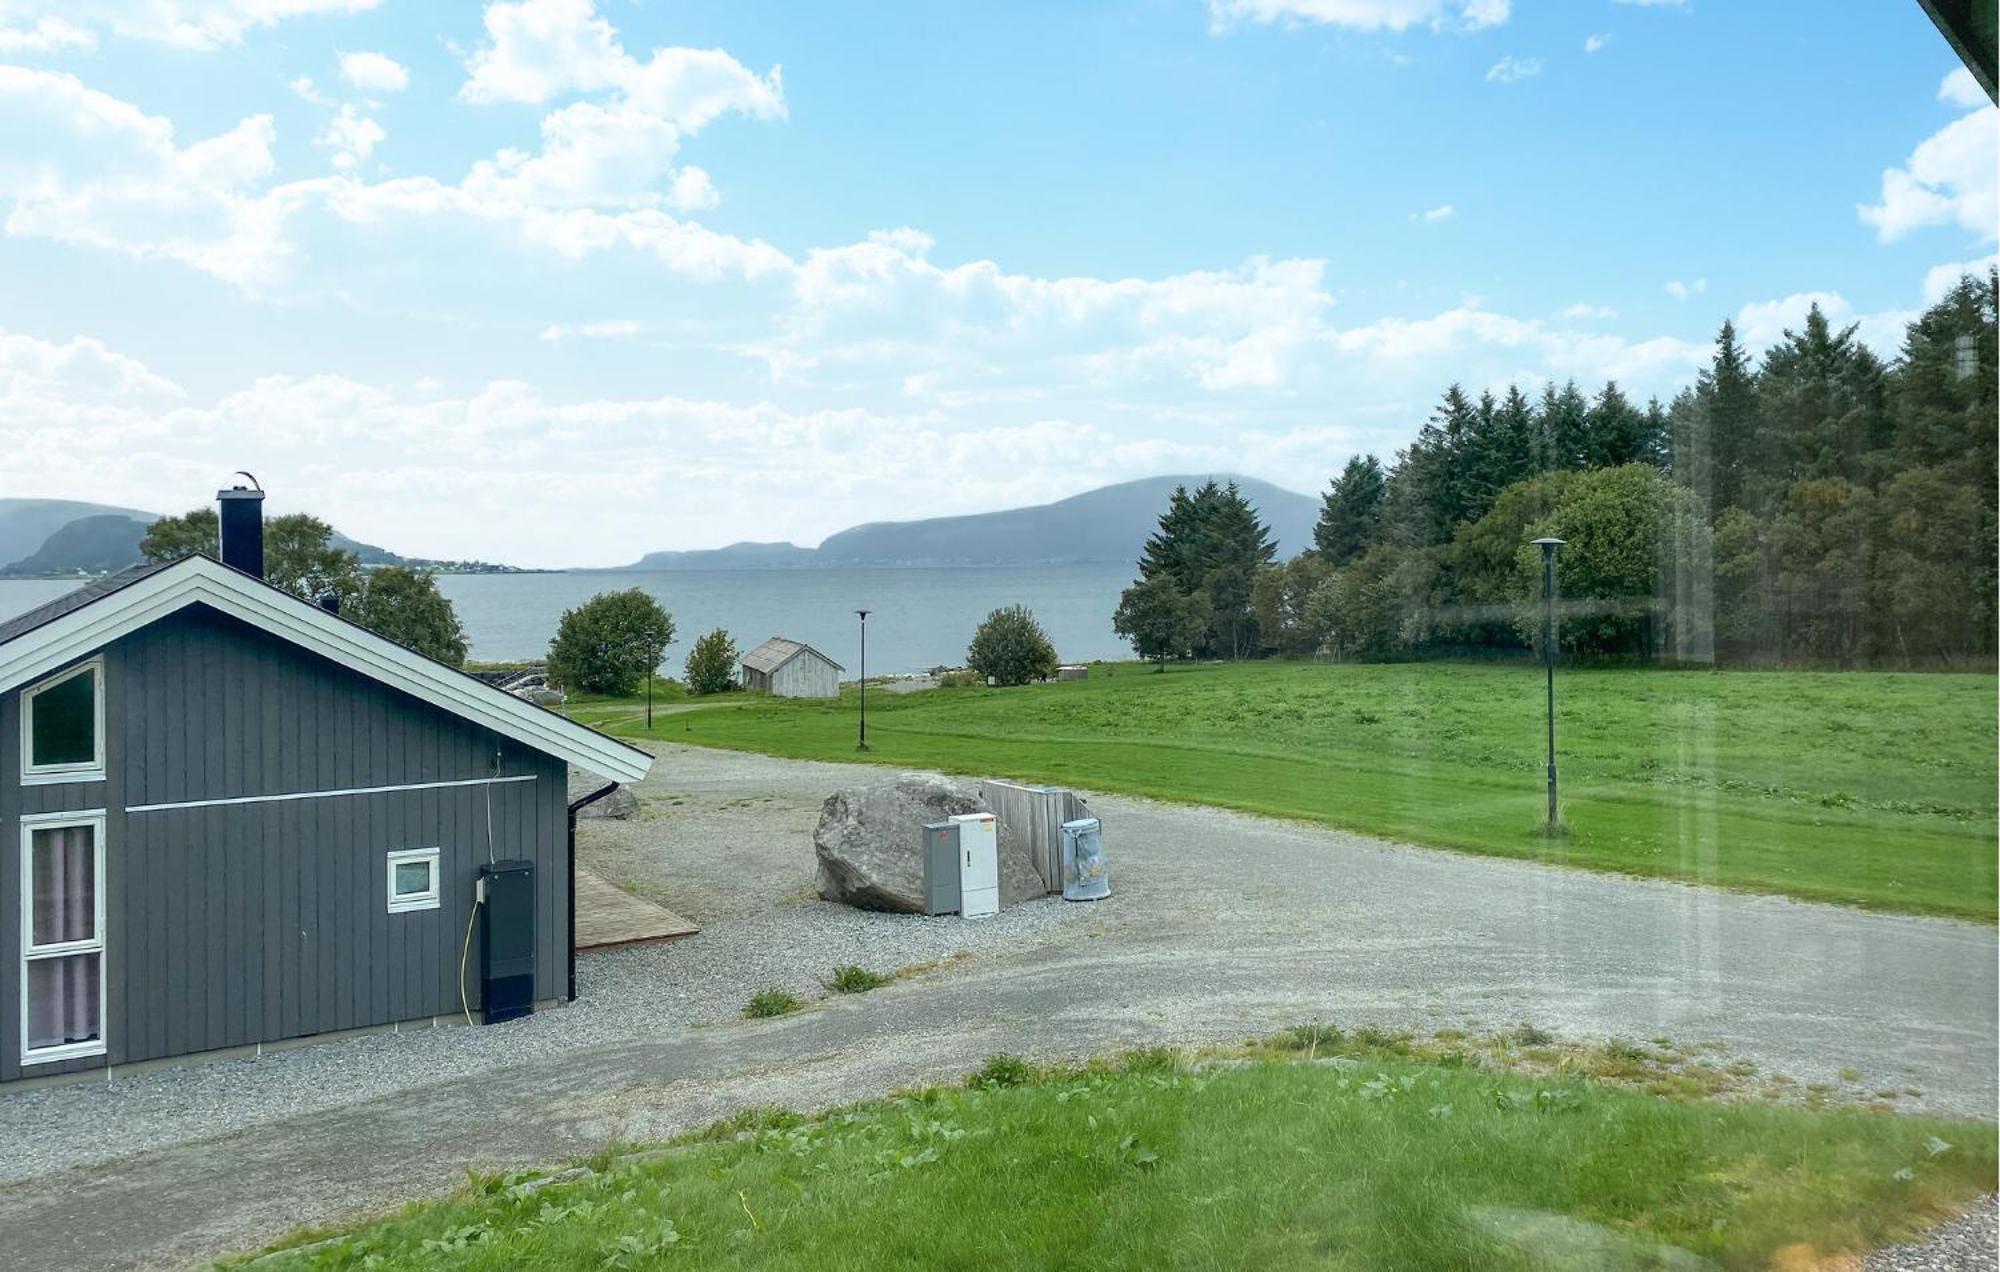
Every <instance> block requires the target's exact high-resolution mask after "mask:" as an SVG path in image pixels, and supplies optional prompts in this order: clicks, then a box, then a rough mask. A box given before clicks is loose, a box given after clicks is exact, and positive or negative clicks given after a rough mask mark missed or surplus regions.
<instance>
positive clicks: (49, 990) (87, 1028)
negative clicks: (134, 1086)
mask: <svg viewBox="0 0 2000 1272" xmlns="http://www.w3.org/2000/svg"><path fill="white" fill-rule="evenodd" d="M102 957H103V956H102V955H100V954H67V955H64V956H63V957H61V958H38V959H35V960H34V961H33V962H31V963H29V964H28V1046H29V1047H30V1048H31V1049H39V1048H42V1047H60V1046H63V1045H65V1044H66V1043H72V1042H89V1041H91V1040H92V1039H94V1038H96V1037H97V1036H98V1030H97V1002H98V994H97V976H98V960H99V959H100V958H102Z"/></svg>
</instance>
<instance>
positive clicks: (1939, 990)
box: [0, 748, 2000, 1267]
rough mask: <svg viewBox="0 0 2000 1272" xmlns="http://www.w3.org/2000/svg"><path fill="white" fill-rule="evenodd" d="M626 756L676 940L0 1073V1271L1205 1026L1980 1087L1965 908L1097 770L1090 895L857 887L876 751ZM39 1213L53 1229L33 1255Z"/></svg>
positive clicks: (646, 885) (1974, 1109)
mask: <svg viewBox="0 0 2000 1272" xmlns="http://www.w3.org/2000/svg"><path fill="white" fill-rule="evenodd" d="M654 773H655V776H654V777H652V778H650V779H649V780H648V782H647V783H646V784H645V786H644V788H643V789H642V792H641V793H642V796H643V809H642V814H641V816H640V817H638V818H635V819H633V820H631V821H626V822H586V823H585V824H584V826H583V827H582V828H581V830H580V835H581V838H580V852H581V854H582V856H583V859H584V863H585V864H586V865H589V866H590V867H591V868H593V869H595V870H597V871H599V872H600V873H601V874H603V875H604V876H605V877H606V878H608V879H611V880H612V881H613V882H616V883H619V884H620V885H622V886H626V887H630V888H632V889H633V890H634V891H635V892H638V893H639V894H641V895H647V896H652V897H655V898H656V899H658V900H660V901H662V902H664V903H666V904H668V905H670V906H671V907H672V908H673V909H675V910H676V911H678V912H679V913H682V914H685V915H687V916H688V917H690V918H692V919H694V920H695V921H696V922H697V923H699V924H701V925H702V931H701V933H700V935H698V936H696V937H693V938H689V939H687V940H684V941H678V942H674V943H671V944H667V945H659V946H647V947H638V948H633V949H626V950H617V951H607V952H603V953H598V954H592V955H587V956H585V957H584V958H582V959H580V960H579V968H578V970H579V980H580V985H579V989H580V991H581V997H580V1000H579V1002H578V1003H577V1004H576V1005H574V1006H572V1007H569V1008H565V1009H563V1010H560V1011H552V1012H546V1013H542V1014H539V1015H537V1016H535V1017H533V1018H531V1019H529V1020H526V1021H522V1022H517V1023H515V1024H512V1025H508V1026H506V1027H503V1028H493V1029H465V1028H444V1029H437V1030H430V1031H424V1032H418V1033H406V1034H397V1035H381V1036H375V1037H367V1038H359V1039H351V1040H346V1041H341V1042H334V1043H328V1044H324V1045H320V1046H313V1047H306V1048H302V1049H298V1050H293V1051H287V1052H280V1053H274V1054H272V1055H268V1056H265V1057H262V1058H259V1059H255V1060H244V1061H229V1062H223V1063H218V1064H211V1065H192V1066H187V1067H181V1068H172V1069H164V1070H156V1071H152V1072H147V1073H140V1074H133V1075H129V1076H122V1077H120V1078H119V1079H117V1080H116V1081H114V1082H111V1083H108V1084H107V1083H93V1084H88V1085H79V1086H72V1087H60V1088H52V1089H48V1090H43V1091H36V1092H22V1093H14V1094H8V1095H0V1181H4V1180H13V1181H15V1182H14V1183H12V1184H11V1185H10V1184H6V1183H4V1182H0V1266H14V1265H15V1262H16V1260H26V1259H30V1258H32V1259H33V1260H34V1261H35V1262H37V1263H38V1264H40V1265H41V1266H83V1267H96V1266H108V1265H124V1264H128V1263H137V1264H151V1263H154V1262H160V1261H169V1262H171V1261H177V1260H181V1259H198V1258H202V1257H206V1256H209V1255H212V1254H213V1253H215V1252H217V1251H219V1250H222V1249H228V1248H240V1247H242V1246H244V1245H249V1244H255V1243H256V1242H258V1241H261V1240H264V1239H267V1238H268V1237H270V1236H272V1235H275V1233H277V1232H279V1231H282V1230H284V1229H286V1228H288V1227H290V1226H293V1225H295V1224H298V1223H302V1222H314V1221H332V1220H336V1219H339V1218H342V1217H345V1216H348V1215H352V1214H355V1213H359V1212H365V1211H367V1210H370V1209H372V1208H375V1207H378V1206H380V1205H383V1204H385V1203H387V1202H389V1201H391V1200H403V1199H408V1198H411V1197H417V1196H423V1195H426V1194H427V1193H429V1192H432V1191H436V1190H438V1189H441V1188H447V1187H449V1186H451V1184H453V1183H454V1182H456V1181H457V1180H459V1179H461V1178H462V1174H461V1173H460V1172H461V1170H462V1168H463V1167H464V1166H466V1165H468V1164H470V1163H474V1162H478V1163H483V1164H489V1165H500V1164H522V1163H529V1162H536V1161H548V1160H552V1159H556V1158H559V1157H561V1156H563V1155H565V1154H569V1153H583V1152H589V1151H591V1150H592V1149H593V1148H595V1147H597V1146H599V1145H601V1144H602V1143H603V1142H604V1141H605V1140H606V1139H607V1138H609V1137H612V1136H629V1137H634V1138H644V1137H648V1136H659V1135H665V1134H670V1133H673V1132H674V1131H676V1130H679V1129H685V1128H686V1127H688V1126H692V1125H697V1124H699V1123H700V1122H701V1121H703V1120H706V1119H709V1118H713V1117H715V1116H719V1115H722V1114H725V1113H727V1112H729V1111H731V1109H732V1108H735V1107H741V1106H742V1105H743V1104H746V1103H756V1102H763V1103H769V1102H774V1101H776V1102H783V1103H786V1104H790V1105H793V1106H795V1107H806V1106H811V1105H813V1104H816V1103H819V1102H821V1101H822V1100H825V1101H828V1102H832V1101H835V1100H844V1099H853V1098H859V1097H860V1096H862V1095H866V1094H871V1093H875V1092H879V1091H882V1090H886V1089H890V1088H892V1087H894V1086H896V1085H899V1084H903V1083H907V1082H911V1081H917V1080H926V1079H928V1080H936V1079H947V1078H950V1077H954V1076H956V1075H957V1074H958V1073H962V1072H964V1071H965V1070H966V1069H969V1068H971V1067H973V1066H975V1065H976V1064H977V1063H978V1061H979V1059H980V1058H981V1057H982V1056H984V1055H985V1054H988V1053H990V1052H991V1051H995V1050H1011V1051H1020V1052H1026V1053H1030V1054H1049V1055H1055V1054H1081V1053H1087V1052H1089V1051H1092V1050H1096V1049H1100V1048H1104V1047H1108V1046H1116V1045H1121V1044H1132V1043H1138V1042H1149V1041H1186V1042H1197V1041H1228V1040H1231V1039H1236V1038H1241V1037H1243V1036H1244V1035H1246V1034H1249V1033H1255V1032H1261V1031H1268V1030H1270V1029H1274V1028H1277V1027H1280V1026H1283V1025H1286V1024H1290V1023H1293V1022H1296V1021H1299V1020H1302V1019H1323V1020H1331V1021H1335V1022H1338V1023H1344V1024H1346V1023H1363V1022H1373V1023H1378V1024H1383V1025H1387V1026H1391V1027H1403V1028H1415V1029H1436V1028H1441V1027H1444V1026H1447V1025H1451V1026H1456V1027H1467V1026H1470V1027H1473V1028H1480V1027H1501V1026H1506V1025H1511V1024H1513V1023H1514V1022H1517V1021H1520V1020H1524V1019H1527V1020H1532V1021H1534V1022H1535V1023H1536V1024H1538V1025H1540V1026H1542V1027H1543V1028H1546V1029H1548V1030H1550V1031H1551V1032H1553V1033H1556V1034H1558V1035H1562V1036H1566V1037H1575V1038H1603V1037H1607V1036H1618V1037H1626V1038H1635V1039H1638V1038H1654V1037H1660V1036H1667V1037H1671V1038H1672V1039H1673V1040H1674V1041H1675V1042H1676V1043H1679V1044H1682V1045H1688V1044H1694V1043H1699V1042H1711V1043H1714V1044H1716V1045H1717V1046H1719V1047H1721V1048H1722V1049H1724V1050H1725V1051H1726V1052H1727V1053H1729V1054H1732V1055H1737V1056H1742V1057H1745V1058H1747V1059H1750V1060H1751V1061H1753V1062H1754V1063H1756V1064H1757V1065H1758V1066H1759V1069H1760V1071H1763V1072H1766V1073H1775V1072H1783V1073H1785V1074H1787V1075H1789V1076H1790V1077H1792V1078H1795V1079H1797V1080H1799V1081H1800V1082H1812V1081H1819V1082H1825V1083H1827V1084H1828V1085H1830V1086H1832V1087H1834V1088H1836V1089H1838V1090H1839V1091H1841V1092H1843V1093H1845V1094H1848V1095H1852V1096H1865V1095H1868V1094H1869V1093H1872V1092H1875V1091H1878V1090H1893V1091H1894V1092H1895V1093H1896V1094H1895V1096H1894V1100H1895V1104H1896V1107H1899V1108H1916V1109H1925V1110H1932V1111H1944V1112H1952V1113H1959V1114H1965V1115H1972V1116H1984V1117H1990V1116H1991V1115H1992V1109H1993V1107H1994V1101H1995V1070H1996V1056H1995V1032H1996V1022H1995V1000H1996V977H1995V968H1996V960H1997V959H2000V945H1996V939H1995V932H1994V930H1993V929H1991V928H1987V927H1982V926H1975V925H1970V924H1963V923H1954V922H1948V921H1941V920H1927V919H1912V918H1900V917H1895V916H1885V915H1870V914H1862V913H1858V912H1854V911H1848V910H1842V909H1837V908H1833V907H1826V906H1813V905H1805V904H1801V903H1797V902H1792V901H1787V900H1783V899H1778V898H1769V897H1752V896H1740V895H1734V894H1728V893H1722V892H1714V891H1705V890H1702V889H1698V888H1692V887H1686V886H1682V885H1676V884H1668V883H1657V882H1648V881H1641V880H1633V879H1623V878H1617V877H1612V876H1606V875H1597V874H1588V873H1584V872H1579V871H1567V870H1559V869H1553V868H1544V867H1540V866H1537V865H1533V864H1529V863H1522V862H1507V861H1497V860H1492V859H1486V858H1475V857H1466V856H1457V855H1453V854H1448V853H1437V852H1427V851H1422V850H1417V849H1410V848H1404V847H1399V846H1396V845H1391V844H1385V843H1382V842H1380V841H1376V840H1369V839H1364V838H1361V837H1358V836H1353V835H1346V834H1341V833H1338V832H1332V831H1327V830H1323V829H1317V828H1310V827H1301V826H1294V825H1290V824H1286V823H1279V822H1272V821H1268V820H1264V819H1258V818H1252V817H1244V816H1240V815H1236V814H1232V813H1228V812H1223V811H1220V810H1213V809H1200V808H1183V807H1174V806H1166V805H1159V804H1153V803H1148V802H1145V801H1138V800H1128V799H1116V798H1110V797H1097V798H1093V800H1092V804H1093V807H1094V808H1095V809H1096V810H1097V811H1098V812H1099V813H1101V814H1102V815H1103V816H1104V817H1105V819H1106V827H1107V847H1108V848H1109V850H1110V854H1111V863H1112V877H1113V884H1114V888H1115V892H1114V895H1113V897H1112V898H1111V899H1110V900H1108V901H1104V902H1100V903H1097V904H1095V905H1067V904H1064V903H1062V902H1060V901H1044V902H1039V903H1035V904H1031V905H1027V906H1021V907H1017V908H1013V909H1010V910H1008V911H1005V912H1003V913H1002V914H1001V915H1000V916H998V917H996V918H993V919H987V920H979V921H972V922H967V921H965V920H960V919H955V918H947V919H937V920H926V919H922V918H915V917H896V916H886V915H870V914H863V913H859V912H854V911H849V910H846V909H845V908H843V907H837V906H831V905H826V904H824V903H821V902H819V901H817V900H816V899H814V898H813V896H812V849H811V845H810V838H809V837H810V831H811V828H812V825H813V823H814V821H815V819H816V817H817V810H818V806H819V803H820V801H821V799H822V798H823V797H824V796H825V795H826V793H827V792H829V791H830V790H833V789H835V788H836V787H838V786H840V785H843V784H848V783H852V782H854V781H857V780H881V779H883V778H886V777H887V776H888V775H889V774H888V772H887V771H885V770H882V769H868V770H857V769H855V768H853V767H851V766H842V765H830V764H813V763H800V762H795V761H784V760H775V759H770V758H767V757H760V756H753V755H739V754H731V753H725V752H713V751H701V750H692V749H685V748H668V749H665V750H664V751H663V752H662V754H661V759H660V762H659V764H657V765H656V766H655V770H654ZM961 951H962V952H963V953H964V954H965V955H966V956H965V957H962V958H953V957H952V956H954V955H957V954H959V953H960V952H961ZM933 960H947V961H946V962H945V963H944V965H943V966H941V967H940V968H938V969H937V970H935V971H932V972H929V973H927V974H925V975H922V976H920V977H917V978H915V979H911V980H905V981H902V982H900V983H898V984H896V985H894V986H892V987H890V988H888V989H885V990H882V991H879V992H877V993H873V994H868V995H864V996H861V997H858V998H852V999H848V998H837V999H830V1000H828V1001H826V1002H824V1003H823V1005H821V1006H819V1007H817V1008H815V1009H814V1010H812V1011H809V1012H805V1013H802V1014H800V1015H797V1016H791V1017H786V1018H783V1019H781V1020H777V1021H768V1022H744V1021H741V1020H740V1019H737V1017H738V1013H739V1012H740V1011H741V1008H742V1005H743V1003H744V1002H745V1001H746V1000H747V998H748V997H749V995H750V993H751V992H752V991H754V990H755V989H758V988H761V987H763V986H766V985H784V986H786V987H789V988H791V989H793V990H794V991H795V992H800V993H806V994H818V993H819V991H818V989H817V984H816V982H817V981H818V979H819V978H821V977H824V976H825V975H827V973H828V972H829V971H830V970H831V969H832V968H833V967H834V966H835V965H837V964H840V963H847V962H855V963H860V964H862V965H864V966H869V967H872V968H875V969H877V970H882V971H887V970H891V969H894V968H898V967H902V966H905V965H907V964H913V963H927V962H931V961H933ZM724 1021H730V1022H732V1023H729V1024H727V1025H721V1026H720V1027H715V1026H716V1025H717V1023H718V1022H724ZM472 1078H477V1079H478V1081H476V1082H474V1081H468V1080H467V1079H472ZM492 1107H507V1108H509V1109H510V1110H512V1116H510V1117H509V1118H506V1119H493V1118H491V1117H490V1116H487V1115H486V1113H485V1110H490V1108H492ZM65 1168H69V1169H65ZM52 1232H60V1233H63V1234H65V1236H66V1239H68V1240H69V1241H71V1242H72V1243H73V1245H72V1246H71V1247H70V1248H68V1249H64V1250H60V1251H52V1250H50V1249H49V1248H47V1242H46V1237H47V1235H48V1234H49V1233H52ZM1889 1266H1915V1267H1923V1266H1931V1265H1926V1264H1921V1263H1918V1264H1911V1265H1889Z"/></svg>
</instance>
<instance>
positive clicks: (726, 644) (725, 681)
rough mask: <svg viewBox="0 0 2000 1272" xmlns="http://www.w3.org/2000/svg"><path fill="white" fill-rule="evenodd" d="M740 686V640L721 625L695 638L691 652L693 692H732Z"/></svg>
mask: <svg viewBox="0 0 2000 1272" xmlns="http://www.w3.org/2000/svg"><path fill="white" fill-rule="evenodd" d="M735 687H736V642H735V641H733V640H731V639H729V633H728V632H726V631H723V630H722V629H721V628H720V627H718V628H716V629H715V630H714V631H712V632H710V633H709V634H708V635H706V636H703V637H701V638H700V639H699V640H697V641H695V643H694V648H693V649H690V650H689V651H688V656H687V688H688V692H689V693H693V694H703V693H728V692H729V691H730V690H731V689H734V688H735Z"/></svg>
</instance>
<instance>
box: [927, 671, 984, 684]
mask: <svg viewBox="0 0 2000 1272" xmlns="http://www.w3.org/2000/svg"><path fill="white" fill-rule="evenodd" d="M985 683H986V678H985V677H984V676H981V675H980V674H979V673H978V672H976V671H964V670H960V671H947V672H946V673H944V674H943V675H942V676H939V677H938V688H940V689H973V688H977V687H978V686H980V685H983V684H985Z"/></svg>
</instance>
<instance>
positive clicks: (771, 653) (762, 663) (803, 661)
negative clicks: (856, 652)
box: [743, 636, 845, 698]
mask: <svg viewBox="0 0 2000 1272" xmlns="http://www.w3.org/2000/svg"><path fill="white" fill-rule="evenodd" d="M844 670H845V668H843V667H842V666H841V665H840V664H839V663H837V662H835V661H834V660H833V659H831V658H828V657H827V656H826V655H825V654H822V653H821V652H819V651H818V650H817V649H814V648H813V647H812V646H811V645H808V644H806V643H805V642H804V641H799V640H786V639H785V638H784V637H783V636H773V637H771V639H769V640H767V641H765V642H764V643H763V644H761V645H759V646H757V648H755V649H753V650H751V651H750V652H749V653H747V654H745V655H743V687H744V688H745V689H755V690H758V691H760V692H763V693H769V694H775V695H777V696H778V697H780V698H837V697H839V696H840V673H841V672H842V671H844Z"/></svg>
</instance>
